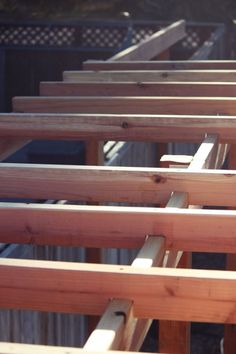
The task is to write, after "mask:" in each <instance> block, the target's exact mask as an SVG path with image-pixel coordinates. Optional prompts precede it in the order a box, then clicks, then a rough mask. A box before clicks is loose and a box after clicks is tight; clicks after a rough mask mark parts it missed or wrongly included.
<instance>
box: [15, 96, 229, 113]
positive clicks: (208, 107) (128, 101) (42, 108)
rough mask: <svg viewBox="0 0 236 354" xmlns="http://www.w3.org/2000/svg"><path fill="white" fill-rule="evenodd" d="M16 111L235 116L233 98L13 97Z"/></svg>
mask: <svg viewBox="0 0 236 354" xmlns="http://www.w3.org/2000/svg"><path fill="white" fill-rule="evenodd" d="M13 108H14V111H15V112H19V113H22V112H27V113H37V112H40V113H94V114H96V113H97V114H99V113H102V114H106V113H113V114H116V113H117V114H189V115H190V114H191V115H192V114H199V115H200V114H205V115H207V114H208V115H217V116H219V115H236V98H234V97H224V98H222V97H210V98H209V97H14V99H13Z"/></svg>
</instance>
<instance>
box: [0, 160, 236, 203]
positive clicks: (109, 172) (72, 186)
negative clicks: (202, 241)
mask: <svg viewBox="0 0 236 354" xmlns="http://www.w3.org/2000/svg"><path fill="white" fill-rule="evenodd" d="M0 181H1V185H0V196H1V198H29V199H56V200H60V199H63V200H64V199H65V200H80V201H87V202H88V201H89V202H105V201H110V202H123V203H153V204H162V205H163V204H164V203H166V202H167V200H168V198H169V197H170V195H171V192H172V191H174V190H177V191H180V190H181V191H182V192H185V193H188V199H189V203H190V204H194V205H212V206H217V205H222V206H236V195H235V194H234V193H232V191H233V190H235V188H236V171H228V170H220V171H219V170H218V171H217V170H210V171H209V170H202V171H196V172H193V171H188V170H179V169H168V168H166V169H165V168H131V167H95V166H63V165H33V164H28V165H27V164H2V165H0Z"/></svg>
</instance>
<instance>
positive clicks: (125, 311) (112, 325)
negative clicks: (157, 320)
mask: <svg viewBox="0 0 236 354" xmlns="http://www.w3.org/2000/svg"><path fill="white" fill-rule="evenodd" d="M164 246H165V240H164V238H163V237H149V238H147V240H146V241H145V243H144V245H143V247H142V248H141V250H140V251H139V253H138V255H137V257H136V258H135V260H134V261H133V262H132V267H134V268H136V269H137V268H141V269H145V268H150V267H152V266H160V265H161V263H162V261H163V257H164V252H165V247H164ZM132 306H133V304H132V302H131V301H128V300H120V299H113V300H111V301H110V303H109V305H108V306H107V308H106V311H105V312H104V313H103V315H102V317H101V319H100V321H99V323H98V325H97V327H96V329H95V330H94V331H93V332H92V334H91V335H90V336H89V338H88V340H87V341H86V343H85V345H84V349H85V350H86V351H87V350H90V351H91V350H99V351H102V350H111V349H113V350H115V349H117V350H118V349H119V350H121V349H122V350H129V351H130V350H136V351H138V350H139V349H140V348H141V345H142V344H143V341H144V339H145V336H146V333H147V331H148V329H149V327H150V324H151V320H137V319H135V318H134V317H133V313H132Z"/></svg>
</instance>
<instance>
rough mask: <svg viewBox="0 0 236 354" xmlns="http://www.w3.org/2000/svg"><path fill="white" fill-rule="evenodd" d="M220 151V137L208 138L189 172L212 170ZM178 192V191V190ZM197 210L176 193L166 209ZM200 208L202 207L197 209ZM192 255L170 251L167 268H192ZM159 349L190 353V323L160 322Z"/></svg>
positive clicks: (212, 136) (190, 166) (175, 353)
mask: <svg viewBox="0 0 236 354" xmlns="http://www.w3.org/2000/svg"><path fill="white" fill-rule="evenodd" d="M217 150H218V137H217V136H216V135H211V136H206V138H205V139H204V141H203V142H202V144H201V145H200V147H199V148H198V150H197V152H196V154H195V155H194V156H193V158H192V159H191V161H190V164H189V167H188V170H190V171H192V170H193V171H194V170H197V169H198V170H201V169H204V168H211V167H213V166H215V165H216V157H217ZM177 190H178V189H177ZM187 207H189V208H190V209H191V208H196V207H195V206H194V207H193V206H191V205H189V196H188V194H187V193H183V192H174V193H173V195H172V197H171V198H170V200H169V202H168V203H167V205H166V208H167V209H169V208H171V209H173V208H187ZM197 208H200V207H197ZM191 261H192V255H191V253H183V252H182V251H179V252H177V251H169V252H168V257H167V260H165V266H167V267H168V266H170V265H173V266H180V267H181V268H189V267H191V263H192V262H191ZM159 349H160V350H162V351H164V352H165V351H167V352H168V351H170V352H171V353H173V354H189V353H190V323H189V322H183V321H182V322H180V321H160V322H159Z"/></svg>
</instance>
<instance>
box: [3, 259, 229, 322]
mask: <svg viewBox="0 0 236 354" xmlns="http://www.w3.org/2000/svg"><path fill="white" fill-rule="evenodd" d="M0 282H1V293H0V303H1V307H2V308H25V309H37V310H42V311H56V312H58V311H59V312H72V313H86V314H88V313H90V314H94V313H96V314H102V313H103V312H104V310H105V308H106V306H107V304H108V301H109V299H111V298H120V299H130V300H132V301H133V311H134V316H135V317H137V318H157V319H174V320H180V321H201V322H216V323H235V321H236V312H235V293H236V275H235V272H230V271H227V272H226V271H208V270H194V269H167V268H156V267H154V268H150V269H145V270H141V269H136V268H133V267H130V266H120V265H101V264H96V265H91V264H83V263H69V262H52V261H51V262H47V261H36V260H34V261H32V260H12V259H1V260H0ZM94 297H96V301H94Z"/></svg>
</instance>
